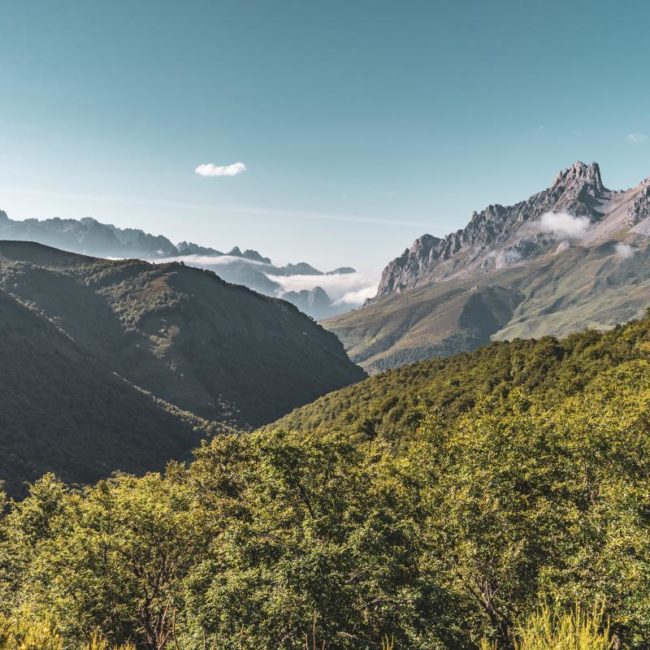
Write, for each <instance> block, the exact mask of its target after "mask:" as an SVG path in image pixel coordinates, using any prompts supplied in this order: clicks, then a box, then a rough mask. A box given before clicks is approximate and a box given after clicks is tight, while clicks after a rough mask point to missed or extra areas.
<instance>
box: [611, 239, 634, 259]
mask: <svg viewBox="0 0 650 650" xmlns="http://www.w3.org/2000/svg"><path fill="white" fill-rule="evenodd" d="M614 250H615V251H616V255H617V256H618V257H622V258H623V259H624V260H626V259H628V258H629V257H632V256H633V255H634V248H633V247H632V246H630V245H629V244H624V243H623V242H622V241H620V242H618V243H617V244H616V246H614Z"/></svg>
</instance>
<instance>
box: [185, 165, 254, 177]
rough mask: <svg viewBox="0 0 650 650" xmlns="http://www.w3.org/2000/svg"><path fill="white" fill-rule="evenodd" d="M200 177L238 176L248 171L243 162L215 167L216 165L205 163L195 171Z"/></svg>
mask: <svg viewBox="0 0 650 650" xmlns="http://www.w3.org/2000/svg"><path fill="white" fill-rule="evenodd" d="M194 171H195V172H196V173H197V174H198V175H199V176H237V175H239V174H243V173H244V172H245V171H246V165H244V163H243V162H236V163H232V164H231V165H215V164H214V163H203V164H201V165H199V166H198V167H197V168H196V169H195V170H194Z"/></svg>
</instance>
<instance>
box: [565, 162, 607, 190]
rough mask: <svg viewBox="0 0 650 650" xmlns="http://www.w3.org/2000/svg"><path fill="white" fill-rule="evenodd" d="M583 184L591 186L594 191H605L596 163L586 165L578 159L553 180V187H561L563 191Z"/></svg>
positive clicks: (580, 186) (580, 187)
mask: <svg viewBox="0 0 650 650" xmlns="http://www.w3.org/2000/svg"><path fill="white" fill-rule="evenodd" d="M585 185H586V186H588V187H590V188H592V189H593V191H594V192H595V193H600V192H604V191H605V186H604V185H603V180H602V178H601V176H600V167H599V166H598V163H596V162H592V163H591V164H590V165H586V164H585V163H583V162H581V161H580V160H578V161H576V162H575V163H573V165H571V167H569V168H568V169H565V170H564V171H561V172H560V173H559V174H558V175H557V176H556V177H555V180H554V181H553V187H554V188H561V189H563V190H564V191H567V190H570V189H576V188H577V189H578V190H581V189H582V188H583V187H584V186H585Z"/></svg>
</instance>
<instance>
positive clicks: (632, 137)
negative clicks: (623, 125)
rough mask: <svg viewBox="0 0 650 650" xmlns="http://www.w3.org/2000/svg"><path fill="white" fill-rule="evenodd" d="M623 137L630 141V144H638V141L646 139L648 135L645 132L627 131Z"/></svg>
mask: <svg viewBox="0 0 650 650" xmlns="http://www.w3.org/2000/svg"><path fill="white" fill-rule="evenodd" d="M625 139H626V140H627V141H628V142H629V143H630V144H639V142H643V141H645V140H647V139H648V136H647V135H646V134H645V133H628V134H627V135H626V136H625Z"/></svg>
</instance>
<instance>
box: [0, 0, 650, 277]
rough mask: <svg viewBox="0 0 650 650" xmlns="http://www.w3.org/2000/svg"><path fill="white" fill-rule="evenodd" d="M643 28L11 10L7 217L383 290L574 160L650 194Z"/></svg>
mask: <svg viewBox="0 0 650 650" xmlns="http://www.w3.org/2000/svg"><path fill="white" fill-rule="evenodd" d="M648 24H650V3H648V2H613V1H612V2H598V1H595V0H594V1H590V2H586V1H584V2H583V1H579V0H571V1H569V2H559V1H548V0H545V1H544V2H541V1H537V2H532V1H527V0H518V1H516V2H515V1H506V0H492V1H490V2H486V1H480V2H479V1H476V2H473V1H469V0H468V1H462V0H460V1H459V0H456V1H451V0H449V1H446V0H419V1H414V0H400V1H399V2H396V1H393V2H386V1H383V0H309V1H306V0H295V1H293V0H273V1H272V0H265V1H262V0H230V1H229V2H225V1H224V2H221V1H219V0H210V1H207V0H206V1H198V0H183V1H182V2H181V0H178V1H175V2H170V1H166V0H138V2H127V1H126V0H115V1H114V2H88V1H87V0H78V1H76V0H67V1H55V0H51V1H45V0H40V1H39V0H31V1H30V2H14V1H9V0H0V88H1V89H2V93H1V94H0V208H2V209H5V210H6V211H7V212H8V213H9V215H10V216H11V217H14V218H25V217H31V216H36V217H48V216H64V217H83V216H93V217H95V218H97V219H99V220H101V221H107V222H111V223H114V224H116V225H119V226H132V227H138V228H143V229H145V230H147V231H150V232H154V233H162V234H165V235H167V236H169V237H170V238H171V239H172V240H173V241H179V240H181V239H189V240H193V241H196V242H199V243H202V244H204V245H212V246H215V247H217V248H221V249H228V248H230V247H231V246H233V245H235V244H238V245H239V246H242V247H246V248H257V249H259V250H260V251H261V252H263V253H264V254H265V255H269V256H271V257H272V258H273V259H274V260H275V261H278V262H287V261H298V260H307V261H309V262H311V263H313V264H315V265H317V266H320V267H323V268H332V267H335V266H341V265H353V266H356V267H357V268H360V269H361V270H363V271H366V272H369V273H372V274H377V273H378V272H379V271H380V269H381V268H382V267H383V266H384V264H385V263H386V262H387V261H388V260H389V259H391V258H393V257H395V256H396V255H398V254H399V253H400V252H401V251H402V250H403V249H404V248H405V247H406V246H408V245H410V243H411V242H412V240H413V239H414V238H415V237H416V236H418V235H420V234H422V233H424V232H430V233H432V234H436V235H442V234H445V233H446V232H448V231H450V230H454V229H456V228H459V227H461V226H463V225H464V224H465V223H466V222H467V220H468V219H469V217H470V216H471V213H472V211H473V210H475V209H476V210H479V209H481V208H483V207H485V206H486V205H488V204H490V203H496V202H499V203H509V202H514V201H517V200H520V199H523V198H526V197H527V196H528V195H530V194H531V193H533V192H535V191H537V190H539V189H542V188H543V187H545V186H547V185H548V184H549V183H550V182H551V180H552V179H553V177H554V176H555V174H556V172H557V171H559V170H560V169H561V168H564V167H567V166H568V165H570V164H571V163H572V162H574V161H575V160H576V159H581V160H585V161H588V162H590V161H592V160H597V161H598V162H600V164H601V169H602V171H603V177H604V181H605V183H606V184H607V185H608V186H609V187H612V188H614V189H620V188H624V187H629V186H631V185H633V184H636V183H637V182H639V181H640V180H641V179H642V178H644V177H647V176H649V175H650V137H648V138H646V137H645V136H650V83H648V70H650V41H649V40H648V37H647V26H648ZM631 134H635V135H634V136H632V135H631ZM632 140H634V142H633V141H632ZM236 162H243V163H244V164H245V166H246V171H245V172H243V173H241V174H238V175H234V176H226V177H204V176H200V175H198V174H196V173H195V171H194V170H195V168H196V167H197V165H199V164H202V163H212V164H214V165H228V164H233V163H236Z"/></svg>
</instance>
